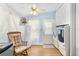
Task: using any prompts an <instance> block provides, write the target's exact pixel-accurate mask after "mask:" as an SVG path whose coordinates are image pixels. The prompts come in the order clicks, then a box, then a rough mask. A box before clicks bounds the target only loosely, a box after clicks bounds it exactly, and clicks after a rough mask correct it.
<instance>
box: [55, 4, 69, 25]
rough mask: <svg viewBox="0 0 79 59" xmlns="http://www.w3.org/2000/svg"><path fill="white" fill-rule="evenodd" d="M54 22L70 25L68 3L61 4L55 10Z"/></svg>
mask: <svg viewBox="0 0 79 59" xmlns="http://www.w3.org/2000/svg"><path fill="white" fill-rule="evenodd" d="M56 24H57V25H62V24H69V25H70V4H68V3H67V4H66V3H65V4H63V5H62V6H61V7H60V8H58V9H57V10H56Z"/></svg>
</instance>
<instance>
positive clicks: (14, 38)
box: [8, 32, 22, 47]
mask: <svg viewBox="0 0 79 59" xmlns="http://www.w3.org/2000/svg"><path fill="white" fill-rule="evenodd" d="M8 38H9V40H10V41H11V42H12V43H13V46H15V47H19V46H21V45H22V42H21V40H22V39H21V32H9V33H8Z"/></svg>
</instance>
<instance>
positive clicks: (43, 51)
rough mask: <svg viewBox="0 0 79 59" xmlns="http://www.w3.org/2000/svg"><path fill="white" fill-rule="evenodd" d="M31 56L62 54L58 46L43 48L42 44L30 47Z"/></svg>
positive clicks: (29, 53)
mask: <svg viewBox="0 0 79 59" xmlns="http://www.w3.org/2000/svg"><path fill="white" fill-rule="evenodd" d="M28 55H29V56H62V55H61V53H60V52H59V51H58V50H57V49H56V48H43V47H42V45H33V46H32V47H31V48H30V49H28Z"/></svg>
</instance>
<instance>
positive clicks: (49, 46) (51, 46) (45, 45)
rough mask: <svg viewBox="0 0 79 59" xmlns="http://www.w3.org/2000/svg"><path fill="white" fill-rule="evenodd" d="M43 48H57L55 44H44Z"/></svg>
mask: <svg viewBox="0 0 79 59" xmlns="http://www.w3.org/2000/svg"><path fill="white" fill-rule="evenodd" d="M43 48H55V47H54V45H53V44H44V45H43Z"/></svg>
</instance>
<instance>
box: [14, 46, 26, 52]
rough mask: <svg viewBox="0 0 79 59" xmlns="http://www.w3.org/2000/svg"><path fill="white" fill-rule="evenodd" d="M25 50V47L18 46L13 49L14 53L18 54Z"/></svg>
mask: <svg viewBox="0 0 79 59" xmlns="http://www.w3.org/2000/svg"><path fill="white" fill-rule="evenodd" d="M26 49H27V46H19V47H16V48H15V52H16V53H19V52H22V51H24V50H26Z"/></svg>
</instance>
